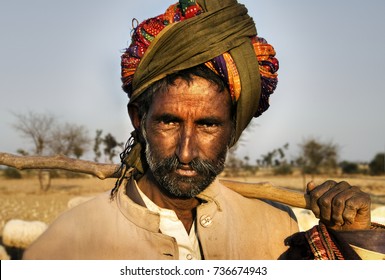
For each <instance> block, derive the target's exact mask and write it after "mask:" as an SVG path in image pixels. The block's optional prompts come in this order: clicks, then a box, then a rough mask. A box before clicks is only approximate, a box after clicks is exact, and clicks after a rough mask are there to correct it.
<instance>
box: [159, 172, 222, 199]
mask: <svg viewBox="0 0 385 280" xmlns="http://www.w3.org/2000/svg"><path fill="white" fill-rule="evenodd" d="M156 179H157V180H158V183H159V185H160V186H161V188H162V189H163V190H165V191H166V192H167V193H168V194H170V195H171V196H174V197H178V198H193V197H195V196H197V195H198V194H199V193H201V192H202V191H204V190H205V189H206V188H207V187H208V186H209V185H210V184H211V183H212V182H213V181H214V180H215V177H213V176H212V177H210V176H208V177H206V176H205V177H203V176H194V177H186V176H179V175H166V176H162V177H160V178H156Z"/></svg>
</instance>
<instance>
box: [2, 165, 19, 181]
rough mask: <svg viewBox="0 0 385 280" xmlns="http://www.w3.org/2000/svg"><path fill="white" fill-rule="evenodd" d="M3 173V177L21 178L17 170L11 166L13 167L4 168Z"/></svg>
mask: <svg viewBox="0 0 385 280" xmlns="http://www.w3.org/2000/svg"><path fill="white" fill-rule="evenodd" d="M3 174H4V177H5V178H7V179H21V178H22V176H21V173H20V172H19V170H17V169H16V168H13V167H7V168H6V169H4V171H3Z"/></svg>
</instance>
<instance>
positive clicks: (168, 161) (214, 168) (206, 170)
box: [154, 155, 225, 175]
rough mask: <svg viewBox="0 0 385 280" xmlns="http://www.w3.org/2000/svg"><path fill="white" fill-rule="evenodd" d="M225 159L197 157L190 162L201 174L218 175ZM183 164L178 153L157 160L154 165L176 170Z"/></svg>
mask: <svg viewBox="0 0 385 280" xmlns="http://www.w3.org/2000/svg"><path fill="white" fill-rule="evenodd" d="M224 162H225V159H224V158H221V159H219V160H217V161H215V162H212V161H210V160H203V159H200V158H195V159H193V160H192V161H191V162H189V164H188V165H189V167H190V168H191V169H192V170H194V171H195V172H197V173H198V174H200V175H217V174H218V173H220V172H221V171H222V170H223V168H224ZM181 166H182V163H181V162H180V161H179V159H178V157H177V156H176V155H173V156H170V157H167V158H164V159H163V160H161V161H159V162H157V163H156V164H155V166H154V168H155V169H163V170H167V171H174V170H176V169H178V168H180V167H181Z"/></svg>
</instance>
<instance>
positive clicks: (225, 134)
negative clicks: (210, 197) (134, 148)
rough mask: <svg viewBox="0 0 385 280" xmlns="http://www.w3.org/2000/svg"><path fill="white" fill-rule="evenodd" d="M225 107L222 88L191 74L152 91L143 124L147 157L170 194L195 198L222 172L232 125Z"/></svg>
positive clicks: (225, 94) (228, 101) (227, 98)
mask: <svg viewBox="0 0 385 280" xmlns="http://www.w3.org/2000/svg"><path fill="white" fill-rule="evenodd" d="M230 106H231V99H230V95H229V94H228V92H227V91H225V92H218V90H217V86H215V85H213V84H211V83H210V82H209V81H207V80H205V79H203V78H200V77H196V76H194V79H193V81H192V82H190V84H188V83H187V82H186V81H184V80H182V79H177V80H176V81H175V85H172V86H170V87H169V90H168V91H166V92H163V93H160V92H158V93H156V94H154V96H153V102H152V105H151V107H150V108H149V111H148V114H147V117H146V119H145V123H144V132H143V134H144V138H145V140H146V157H147V162H148V164H149V166H150V170H151V172H152V173H153V175H154V177H155V179H156V181H157V182H158V184H159V185H160V186H161V187H162V188H163V189H164V190H166V191H167V192H168V193H169V194H171V195H173V196H176V197H184V198H190V197H194V196H195V195H197V194H198V193H200V192H201V191H202V190H204V189H205V188H206V187H207V186H208V185H209V184H210V183H212V181H213V180H214V179H215V177H216V176H217V175H218V174H219V173H220V172H222V170H223V168H224V162H225V159H226V154H227V150H228V144H229V141H230V137H231V133H232V126H233V124H232V120H231V114H230ZM142 130H143V128H142Z"/></svg>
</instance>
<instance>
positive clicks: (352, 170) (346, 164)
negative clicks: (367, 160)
mask: <svg viewBox="0 0 385 280" xmlns="http://www.w3.org/2000/svg"><path fill="white" fill-rule="evenodd" d="M340 167H341V170H342V173H344V174H357V173H360V172H361V170H360V167H359V165H358V163H356V162H350V161H346V160H344V161H342V162H341V163H340Z"/></svg>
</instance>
